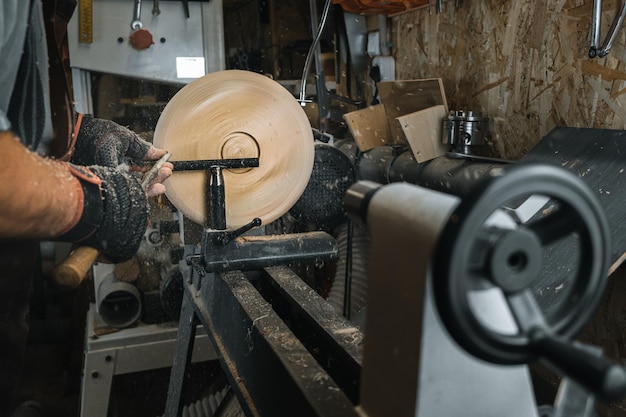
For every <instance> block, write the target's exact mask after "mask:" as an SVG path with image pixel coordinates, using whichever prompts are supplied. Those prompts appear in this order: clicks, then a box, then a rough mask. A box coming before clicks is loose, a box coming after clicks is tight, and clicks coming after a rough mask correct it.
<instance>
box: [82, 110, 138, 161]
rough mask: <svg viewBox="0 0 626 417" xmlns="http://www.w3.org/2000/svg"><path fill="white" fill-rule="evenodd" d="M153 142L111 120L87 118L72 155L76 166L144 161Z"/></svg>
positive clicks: (84, 118)
mask: <svg viewBox="0 0 626 417" xmlns="http://www.w3.org/2000/svg"><path fill="white" fill-rule="evenodd" d="M149 149H150V143H148V142H146V141H145V140H143V139H141V138H140V137H139V136H137V135H136V134H135V133H134V132H132V131H131V130H130V129H127V128H125V127H123V126H120V125H118V124H117V123H115V122H113V121H111V120H105V119H96V118H92V117H83V121H82V123H81V125H80V131H79V132H78V138H77V140H76V147H75V148H74V154H73V156H72V163H74V164H76V165H85V166H89V165H103V166H107V167H117V166H119V165H120V164H126V165H131V164H132V162H133V161H134V162H140V161H143V159H144V157H145V156H146V154H147V153H148V150H149Z"/></svg>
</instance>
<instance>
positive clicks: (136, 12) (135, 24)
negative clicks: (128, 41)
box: [130, 0, 143, 30]
mask: <svg viewBox="0 0 626 417" xmlns="http://www.w3.org/2000/svg"><path fill="white" fill-rule="evenodd" d="M142 26H143V25H142V24H141V0H135V6H134V7H133V20H132V22H130V28H131V29H132V30H138V29H141V28H142Z"/></svg>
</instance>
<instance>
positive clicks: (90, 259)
mask: <svg viewBox="0 0 626 417" xmlns="http://www.w3.org/2000/svg"><path fill="white" fill-rule="evenodd" d="M99 254H100V252H99V251H98V249H95V248H92V247H90V246H79V247H77V248H76V249H74V250H72V251H71V252H70V253H69V254H68V255H67V256H66V257H65V259H63V261H61V262H60V263H59V264H58V265H56V266H55V267H54V268H53V269H52V273H51V276H52V280H53V282H54V283H55V284H56V285H58V286H59V287H62V288H66V289H74V288H76V287H78V286H79V285H80V283H81V282H83V280H84V279H85V277H86V276H87V273H88V272H89V268H91V265H93V263H94V262H95V261H96V259H97V258H98V255H99Z"/></svg>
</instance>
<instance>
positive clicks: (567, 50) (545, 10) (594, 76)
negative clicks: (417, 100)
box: [391, 0, 626, 159]
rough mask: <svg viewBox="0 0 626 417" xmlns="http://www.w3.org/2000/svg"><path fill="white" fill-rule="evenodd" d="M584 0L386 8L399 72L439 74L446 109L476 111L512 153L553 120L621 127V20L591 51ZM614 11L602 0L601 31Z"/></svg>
mask: <svg viewBox="0 0 626 417" xmlns="http://www.w3.org/2000/svg"><path fill="white" fill-rule="evenodd" d="M592 3H593V1H592V0H587V1H580V0H579V1H575V0H571V1H568V0H557V1H555V0H531V1H512V0H509V1H473V0H467V1H464V2H463V6H462V7H461V8H455V7H454V1H447V2H444V4H443V12H442V13H440V14H436V13H435V12H434V8H433V10H432V13H429V11H428V9H427V8H422V9H418V10H415V11H412V12H408V13H404V14H401V15H398V16H394V17H392V19H391V21H392V29H393V42H394V51H395V52H394V55H395V58H396V77H397V79H399V80H401V79H414V78H432V77H442V78H443V80H444V86H445V90H446V95H447V98H448V103H449V107H450V109H451V110H474V111H481V112H482V113H483V114H484V115H485V116H487V117H489V119H490V127H491V131H492V137H493V147H494V150H495V151H496V154H497V155H498V156H500V157H503V158H508V159H518V158H520V157H521V156H523V155H524V154H525V153H526V152H527V151H528V150H530V149H531V148H532V146H533V145H534V144H535V143H536V142H537V141H538V140H539V139H541V137H543V136H544V135H546V134H547V133H548V132H550V130H552V128H554V127H555V126H573V127H595V128H609V129H624V126H625V125H626V108H625V107H626V94H624V93H626V84H625V81H626V69H625V68H624V61H625V60H626V48H625V47H624V39H625V36H624V31H626V28H625V29H623V30H622V31H621V32H620V34H619V36H618V38H617V41H616V43H615V45H614V47H613V49H612V50H611V52H610V54H609V55H607V57H605V58H596V59H593V60H592V59H589V58H588V57H587V52H588V50H589V28H590V23H591V14H592ZM615 12H616V2H615V1H605V2H604V11H603V19H602V35H601V37H602V38H604V35H605V33H606V32H607V31H608V28H609V25H610V23H611V20H612V19H613V16H614V14H615Z"/></svg>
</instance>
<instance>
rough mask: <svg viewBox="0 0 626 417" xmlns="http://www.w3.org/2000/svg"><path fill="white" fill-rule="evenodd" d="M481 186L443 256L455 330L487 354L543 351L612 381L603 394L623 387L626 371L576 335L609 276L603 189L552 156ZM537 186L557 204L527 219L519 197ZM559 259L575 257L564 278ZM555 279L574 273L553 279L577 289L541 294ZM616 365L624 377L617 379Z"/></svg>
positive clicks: (450, 324) (439, 275)
mask: <svg viewBox="0 0 626 417" xmlns="http://www.w3.org/2000/svg"><path fill="white" fill-rule="evenodd" d="M477 189H478V190H479V191H478V192H476V193H474V194H472V195H470V196H468V197H467V198H464V199H463V200H462V201H461V203H460V204H459V205H458V206H457V208H456V209H455V210H454V213H453V214H452V215H451V216H450V220H449V221H448V223H447V224H446V226H445V227H444V229H443V231H442V233H441V235H440V237H439V242H438V244H437V249H436V253H435V257H434V263H433V274H432V278H433V289H434V293H435V302H436V305H437V309H438V311H439V315H440V317H441V319H442V321H443V323H444V324H445V327H446V328H447V329H448V332H449V333H450V335H451V336H452V338H453V339H454V340H455V341H456V342H457V343H458V344H459V345H461V346H462V347H463V348H464V349H465V350H466V351H468V352H469V353H471V354H472V355H474V356H476V357H478V358H481V359H483V360H486V361H489V362H493V363H498V364H522V363H530V362H532V361H535V360H537V359H540V360H543V361H544V362H548V363H550V364H552V365H554V366H556V367H557V368H558V369H559V370H560V371H562V372H564V373H566V374H567V375H569V376H571V377H574V378H577V379H580V381H578V382H580V383H582V384H586V385H585V386H587V387H588V388H589V389H590V390H595V389H596V388H597V387H596V385H597V386H609V387H610V388H606V387H605V388H597V389H598V391H597V393H598V394H599V395H601V396H602V397H603V398H612V397H611V395H621V393H622V391H626V372H623V370H622V369H621V368H619V367H617V365H613V364H612V363H611V362H609V361H608V360H603V361H600V362H601V363H600V362H598V361H594V360H591V358H590V357H589V355H588V354H586V353H581V352H583V351H582V350H580V349H577V348H576V347H574V345H572V344H571V343H570V340H571V339H572V338H573V337H574V336H575V335H576V334H577V333H578V332H579V331H580V330H581V329H582V327H583V326H584V325H585V324H586V323H587V321H588V320H589V319H590V318H591V315H592V314H593V312H594V311H595V307H596V306H597V305H598V303H599V301H600V299H601V297H602V295H603V293H604V290H605V287H606V283H607V279H608V276H607V271H608V265H609V254H610V250H609V230H608V226H607V221H606V219H605V217H604V212H603V210H602V207H601V206H600V204H599V202H598V200H597V199H596V197H595V196H594V195H593V194H592V193H591V191H590V190H589V189H588V188H587V186H586V185H585V184H584V183H583V182H582V181H581V180H580V179H579V178H577V177H576V176H574V175H573V174H571V173H569V172H567V171H565V170H562V169H560V168H557V167H552V166H548V165H518V166H514V167H512V168H511V169H507V170H506V171H502V172H499V173H497V174H496V175H494V176H492V177H491V178H489V179H488V180H486V181H485V182H484V183H482V184H480V187H477ZM537 195H538V196H541V198H543V199H544V201H548V202H549V203H550V204H548V205H546V206H545V207H543V208H542V209H541V210H539V211H538V212H537V214H536V215H534V216H530V217H528V216H526V217H528V218H524V219H522V218H519V217H520V216H515V215H511V212H512V210H511V209H510V207H511V205H512V204H515V203H517V204H519V203H520V201H521V202H522V203H521V204H522V205H523V204H524V203H523V202H524V201H525V199H529V197H531V196H537ZM540 200H541V199H540ZM502 213H509V215H508V218H509V220H507V219H506V218H502V217H501V214H502ZM498 216H500V217H501V219H500V220H497V219H496V220H494V218H497V217H498ZM522 217H524V216H522ZM510 219H513V220H514V221H513V222H511V221H510ZM555 262H556V263H557V265H558V268H560V269H563V268H561V266H562V265H567V266H568V268H564V271H563V272H560V273H563V274H564V277H561V276H557V274H556V273H555V272H554V270H555V268H554V264H555ZM548 265H551V266H552V269H550V268H547V266H548ZM556 278H558V280H561V279H562V278H565V279H566V280H565V281H555V282H553V285H558V284H559V283H560V282H561V284H560V285H562V286H564V285H565V284H564V283H566V284H567V287H568V288H567V289H566V290H564V291H563V292H562V293H559V294H558V297H552V299H549V300H548V302H547V303H545V302H543V303H540V301H543V300H541V299H540V297H538V292H539V291H538V290H537V289H538V286H539V284H541V283H543V282H545V281H546V280H548V282H549V280H550V279H553V280H554V279H556ZM486 294H489V297H487V296H485V295H486ZM592 362H593V363H592ZM609 374H611V375H613V376H615V375H618V377H617V379H615V378H613V379H611V382H610V383H608V382H607V381H606V378H608V375H609ZM622 377H623V381H622V380H621V379H620V378H622ZM607 384H608V385H607ZM618 393H619V394H618Z"/></svg>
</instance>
